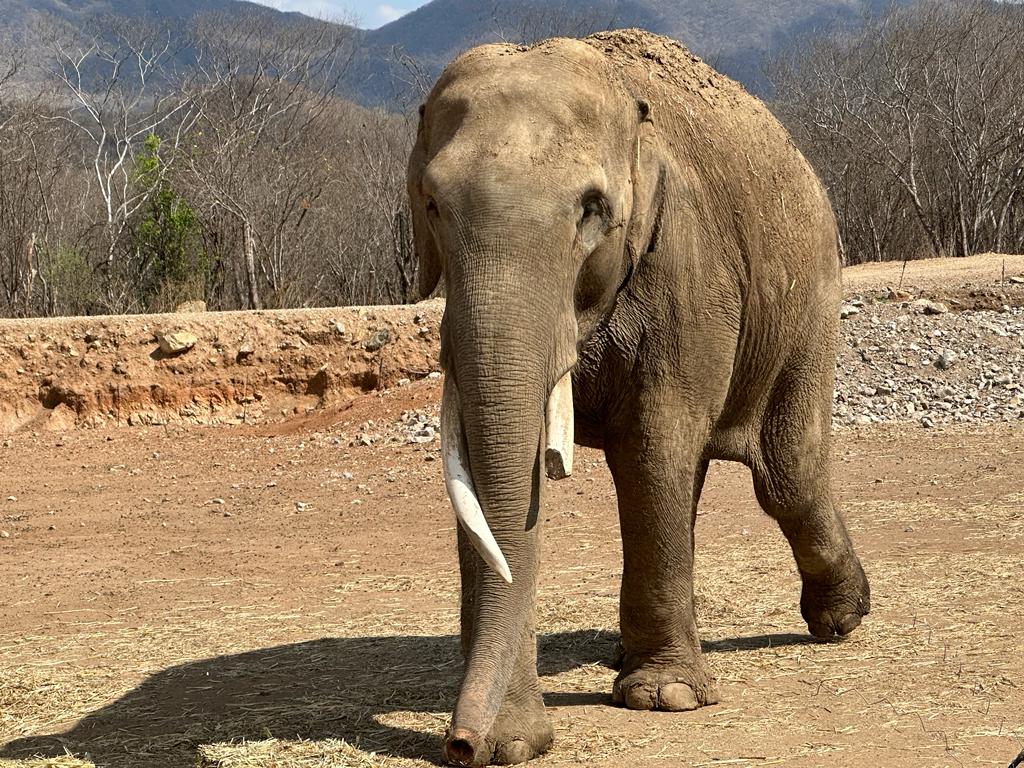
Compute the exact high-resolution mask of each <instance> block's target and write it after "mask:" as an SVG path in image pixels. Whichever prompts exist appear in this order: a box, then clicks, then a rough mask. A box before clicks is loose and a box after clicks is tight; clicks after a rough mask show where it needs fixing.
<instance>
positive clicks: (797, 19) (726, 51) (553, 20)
mask: <svg viewBox="0 0 1024 768" xmlns="http://www.w3.org/2000/svg"><path fill="white" fill-rule="evenodd" d="M903 1H904V2H905V1H906V0H903ZM889 5H890V0H717V2H714V3H708V2H702V0H670V1H663V0H433V2H429V3H427V4H426V5H423V6H422V7H420V8H419V9H417V10H415V11H412V12H411V13H409V14H406V15H405V16H402V17H401V18H399V19H397V20H396V21H393V22H391V23H390V24H387V25H385V26H383V27H380V28H378V29H375V30H354V31H353V33H354V34H355V35H356V36H357V39H358V51H359V52H358V55H357V56H356V58H355V60H354V61H353V64H352V69H351V72H350V75H349V79H348V89H349V95H350V96H352V97H353V98H354V99H355V100H357V101H359V102H362V103H364V104H376V105H379V104H384V105H388V104H394V103H395V102H396V100H400V98H401V95H400V92H401V91H402V89H403V88H406V87H407V86H408V83H409V81H410V79H418V80H419V82H420V83H421V84H422V83H424V82H427V83H428V82H429V81H430V80H432V78H433V77H434V76H436V74H437V73H438V72H439V71H440V70H441V68H442V67H443V66H444V64H445V62H447V61H448V60H450V59H451V57H452V56H454V55H455V54H457V53H458V52H459V51H461V50H463V49H465V48H467V47H470V46H471V45H474V44H476V43H480V42H487V41H495V40H507V41H510V42H532V41H533V40H536V39H540V38H543V37H549V36H552V35H556V34H568V35H584V34H588V33H589V32H592V31H596V30H598V29H606V28H609V27H644V28H646V29H650V30H652V31H654V32H658V33H661V34H664V35H668V36H669V37H673V38H676V39H678V40H680V41H682V42H683V43H685V44H686V45H687V46H688V47H690V49H691V50H693V51H694V52H695V53H697V54H698V55H700V56H702V57H703V58H704V59H706V60H707V61H708V62H709V63H711V64H712V65H714V66H715V67H717V68H718V69H720V70H722V71H723V72H725V73H726V74H729V75H731V76H733V77H734V78H736V79H738V80H739V81H740V82H742V83H744V85H746V86H747V87H748V88H749V89H751V90H753V91H754V92H760V93H763V92H764V91H765V87H766V86H765V80H764V75H763V62H764V60H765V57H766V56H767V55H769V54H771V53H773V52H779V51H782V50H785V49H786V48H787V47H788V46H791V45H793V44H794V42H796V41H799V40H801V39H802V38H804V37H805V36H808V35H810V34H813V33H815V32H817V31H822V30H829V29H835V28H837V27H852V26H856V25H857V24H859V23H860V22H861V21H862V20H863V19H865V18H866V17H867V16H868V15H870V14H873V13H877V12H879V11H881V10H883V9H884V8H886V7H888V6H889ZM203 12H216V13H221V14H233V13H243V12H250V13H259V14H267V15H268V16H269V17H273V18H275V19H278V20H280V22H281V23H283V24H284V23H288V22H289V21H290V20H294V18H295V16H296V14H294V13H282V12H280V11H276V10H273V9H271V8H268V7H265V6H262V5H257V4H254V3H249V2H244V1H243V0H0V16H2V18H4V19H5V24H4V27H5V32H0V35H5V36H6V37H8V38H14V39H16V40H18V41H19V43H20V44H21V45H22V46H24V47H25V48H26V49H27V50H29V51H32V50H33V43H34V42H35V41H34V40H33V34H34V30H35V28H36V27H37V25H36V24H34V22H35V21H36V20H38V19H39V18H41V17H44V16H46V15H52V16H56V17H57V18H59V19H62V20H64V21H67V22H70V23H72V24H75V25H80V24H82V23H85V22H87V21H89V20H90V19H97V18H101V17H112V16H123V17H147V18H153V19H160V20H163V21H165V22H169V23H171V24H172V25H180V24H184V23H186V22H187V21H188V19H190V18H191V17H193V16H195V15H196V14H198V13H203ZM413 76H415V77H413ZM406 95H407V94H406Z"/></svg>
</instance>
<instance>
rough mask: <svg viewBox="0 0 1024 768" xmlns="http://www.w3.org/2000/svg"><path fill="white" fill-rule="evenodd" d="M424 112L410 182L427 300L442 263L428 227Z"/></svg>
mask: <svg viewBox="0 0 1024 768" xmlns="http://www.w3.org/2000/svg"><path fill="white" fill-rule="evenodd" d="M424 111H425V110H424V108H423V107H420V122H419V128H417V130H416V144H415V145H414V146H413V149H412V154H410V156H409V168H408V172H407V175H406V180H407V184H408V190H409V206H410V208H411V209H412V239H413V247H414V248H415V250H416V258H417V259H418V261H419V266H418V268H417V290H418V292H419V298H420V299H421V300H422V299H426V298H428V297H429V296H430V294H432V293H433V292H434V290H435V289H436V288H437V283H438V281H439V280H440V279H441V259H440V257H439V254H438V252H437V243H436V242H435V240H434V236H433V234H432V233H431V231H430V226H429V225H428V224H427V207H426V206H427V201H426V199H425V198H424V197H423V188H422V179H423V171H424V169H425V168H426V165H427V152H426V137H425V133H426V131H425V130H424V126H423V123H424Z"/></svg>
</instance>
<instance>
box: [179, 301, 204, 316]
mask: <svg viewBox="0 0 1024 768" xmlns="http://www.w3.org/2000/svg"><path fill="white" fill-rule="evenodd" d="M174 311H175V312H176V313H179V314H180V313H186V312H205V311H206V302H205V301H183V302H182V303H181V304H179V305H178V306H176V307H175V308H174Z"/></svg>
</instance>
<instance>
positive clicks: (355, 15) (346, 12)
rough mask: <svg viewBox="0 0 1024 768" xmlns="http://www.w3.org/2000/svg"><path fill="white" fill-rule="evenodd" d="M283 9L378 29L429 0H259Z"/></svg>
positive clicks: (272, 6) (258, 1)
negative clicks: (387, 0) (385, 0)
mask: <svg viewBox="0 0 1024 768" xmlns="http://www.w3.org/2000/svg"><path fill="white" fill-rule="evenodd" d="M256 2H257V3H261V4H262V5H269V6H270V7H271V8H277V9H278V10H280V11H300V12H301V13H305V14H308V15H310V16H316V17H322V18H327V19H337V20H338V21H348V22H352V21H356V22H358V24H359V26H360V27H367V28H369V29H375V28H376V27H379V26H381V25H382V24H387V23H388V22H389V21H394V20H395V19H397V18H398V17H399V16H402V15H403V14H406V13H408V12H409V11H411V10H414V9H416V8H419V7H420V6H421V5H424V4H425V3H426V2H427V0H390V2H377V0H256Z"/></svg>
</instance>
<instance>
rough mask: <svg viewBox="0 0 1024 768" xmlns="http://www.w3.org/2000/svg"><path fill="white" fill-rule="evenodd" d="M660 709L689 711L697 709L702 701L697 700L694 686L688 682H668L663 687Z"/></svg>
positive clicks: (660, 696)
mask: <svg viewBox="0 0 1024 768" xmlns="http://www.w3.org/2000/svg"><path fill="white" fill-rule="evenodd" d="M659 705H660V706H659V707H658V709H664V710H667V711H669V712H687V711H689V710H691V709H697V708H698V707H699V706H700V702H699V701H697V694H695V693H694V692H693V688H691V687H690V686H688V685H687V684H686V683H668V684H667V685H663V686H662V687H661V691H660V695H659Z"/></svg>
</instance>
